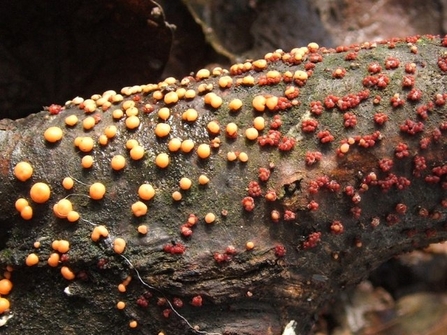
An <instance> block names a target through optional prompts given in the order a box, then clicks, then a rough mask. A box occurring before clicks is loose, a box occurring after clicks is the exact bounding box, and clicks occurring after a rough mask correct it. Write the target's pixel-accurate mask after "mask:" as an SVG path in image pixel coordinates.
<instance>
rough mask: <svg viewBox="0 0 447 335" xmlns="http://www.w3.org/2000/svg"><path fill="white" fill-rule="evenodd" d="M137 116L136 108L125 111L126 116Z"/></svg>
mask: <svg viewBox="0 0 447 335" xmlns="http://www.w3.org/2000/svg"><path fill="white" fill-rule="evenodd" d="M137 115H138V108H137V107H130V108H129V109H127V110H126V116H127V117H129V116H137Z"/></svg>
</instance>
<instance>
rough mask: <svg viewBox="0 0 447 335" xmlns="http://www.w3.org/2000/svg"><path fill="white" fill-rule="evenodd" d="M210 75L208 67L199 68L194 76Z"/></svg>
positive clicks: (204, 77) (201, 77)
mask: <svg viewBox="0 0 447 335" xmlns="http://www.w3.org/2000/svg"><path fill="white" fill-rule="evenodd" d="M210 75H211V72H210V70H208V69H201V70H199V71H197V74H196V77H197V78H198V79H206V78H208V77H209V76H210Z"/></svg>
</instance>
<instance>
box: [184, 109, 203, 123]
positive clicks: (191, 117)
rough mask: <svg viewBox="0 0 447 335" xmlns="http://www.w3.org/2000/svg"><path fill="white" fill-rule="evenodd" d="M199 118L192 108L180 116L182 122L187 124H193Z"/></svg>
mask: <svg viewBox="0 0 447 335" xmlns="http://www.w3.org/2000/svg"><path fill="white" fill-rule="evenodd" d="M198 117H199V113H197V111H196V110H195V109H194V108H188V109H187V110H186V111H184V112H183V114H182V120H183V121H188V122H194V121H196V120H197V118H198Z"/></svg>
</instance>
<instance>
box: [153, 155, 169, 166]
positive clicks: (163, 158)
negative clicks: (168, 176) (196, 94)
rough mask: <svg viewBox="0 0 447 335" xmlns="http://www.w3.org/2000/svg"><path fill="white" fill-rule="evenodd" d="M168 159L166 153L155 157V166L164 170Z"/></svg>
mask: <svg viewBox="0 0 447 335" xmlns="http://www.w3.org/2000/svg"><path fill="white" fill-rule="evenodd" d="M169 162H170V159H169V156H168V154H166V153H161V154H158V155H157V157H156V158H155V164H156V165H157V166H158V167H159V168H161V169H164V168H166V167H167V166H168V165H169Z"/></svg>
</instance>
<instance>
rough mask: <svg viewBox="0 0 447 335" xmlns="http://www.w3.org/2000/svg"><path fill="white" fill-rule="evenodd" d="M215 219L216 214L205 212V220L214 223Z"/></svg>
mask: <svg viewBox="0 0 447 335" xmlns="http://www.w3.org/2000/svg"><path fill="white" fill-rule="evenodd" d="M214 221H216V215H215V214H214V213H207V214H206V215H205V222H206V223H208V224H211V223H214Z"/></svg>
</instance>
